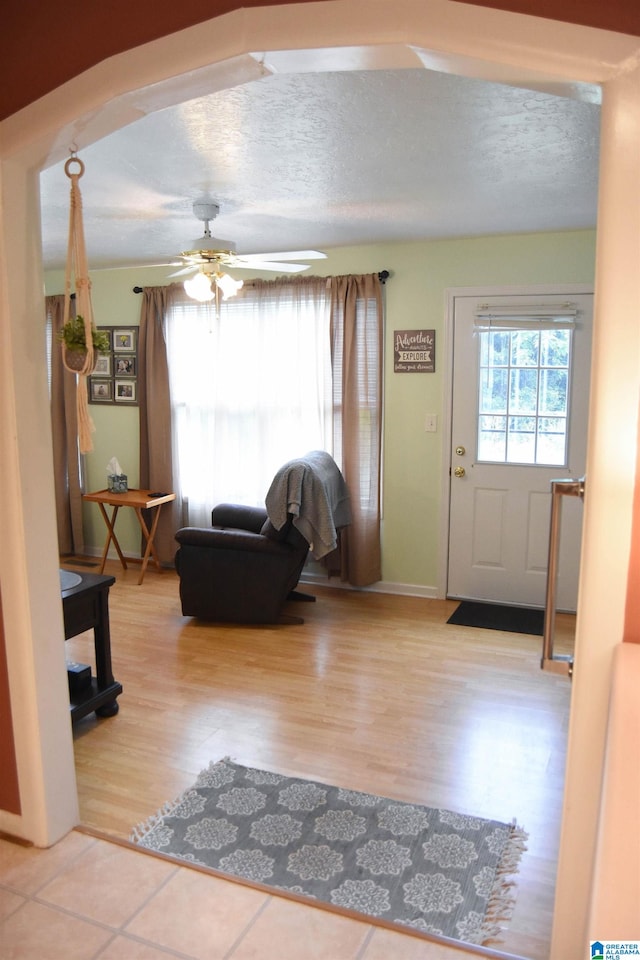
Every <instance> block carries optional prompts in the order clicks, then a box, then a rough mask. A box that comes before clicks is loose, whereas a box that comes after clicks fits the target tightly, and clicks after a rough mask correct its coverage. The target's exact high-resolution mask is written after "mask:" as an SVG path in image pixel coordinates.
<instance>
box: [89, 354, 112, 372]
mask: <svg viewBox="0 0 640 960" xmlns="http://www.w3.org/2000/svg"><path fill="white" fill-rule="evenodd" d="M92 376H94V377H110V376H111V354H110V353H99V354H98V359H97V360H96V365H95V367H94V370H93V374H92Z"/></svg>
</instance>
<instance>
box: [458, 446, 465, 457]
mask: <svg viewBox="0 0 640 960" xmlns="http://www.w3.org/2000/svg"><path fill="white" fill-rule="evenodd" d="M466 452H467V451H466V450H465V448H464V447H456V454H457V456H459V457H464V455H465V453H466Z"/></svg>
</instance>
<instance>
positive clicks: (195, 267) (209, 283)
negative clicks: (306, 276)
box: [171, 201, 326, 302]
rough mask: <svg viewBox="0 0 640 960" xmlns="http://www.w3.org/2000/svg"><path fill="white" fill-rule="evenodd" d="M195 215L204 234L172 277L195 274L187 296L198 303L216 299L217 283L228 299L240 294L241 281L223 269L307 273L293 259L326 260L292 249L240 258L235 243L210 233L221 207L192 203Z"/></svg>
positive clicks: (321, 255)
mask: <svg viewBox="0 0 640 960" xmlns="http://www.w3.org/2000/svg"><path fill="white" fill-rule="evenodd" d="M193 212H194V215H195V216H196V217H197V218H198V219H199V220H202V222H203V223H204V233H203V235H202V236H201V237H198V238H197V239H196V240H194V241H193V244H194V246H193V249H191V250H183V251H182V253H181V254H180V257H181V259H182V260H183V262H184V263H185V266H184V267H183V268H182V270H178V271H177V272H176V273H172V274H171V276H172V277H179V276H184V275H186V274H189V273H195V277H193V278H192V279H191V280H186V281H185V284H184V287H185V290H186V292H187V294H188V295H189V296H190V297H193V299H195V300H200V301H201V302H204V301H206V300H213V298H214V297H215V289H214V284H215V287H216V288H217V289H219V290H220V292H221V293H222V299H223V300H227V299H228V298H229V297H233V296H235V295H236V294H237V292H238V290H240V288H241V287H242V285H243V281H242V280H234V279H233V277H230V276H229V275H228V274H226V273H223V272H222V270H221V269H220V268H221V267H231V268H233V269H235V270H273V271H276V272H277V273H300V272H301V271H302V270H308V269H309V266H310V264H308V263H292V262H289V261H293V260H324V259H326V254H325V253H321V252H320V251H319V250H290V251H287V252H285V253H252V254H244V255H239V254H237V253H236V245H235V243H234V242H233V240H221V239H220V238H218V237H214V236H212V234H211V230H210V227H209V224H210V223H211V221H212V220H215V218H216V217H217V216H218V214H219V213H220V207H219V205H218V204H217V203H213V202H209V201H207V202H204V201H203V202H196V203H194V204H193Z"/></svg>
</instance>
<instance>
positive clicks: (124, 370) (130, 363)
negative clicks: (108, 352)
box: [114, 353, 138, 377]
mask: <svg viewBox="0 0 640 960" xmlns="http://www.w3.org/2000/svg"><path fill="white" fill-rule="evenodd" d="M114 360H115V365H116V367H115V370H114V376H116V377H135V376H137V373H138V371H137V370H136V357H135V355H134V354H129V353H126V354H125V353H123V354H118V356H117V357H115V358H114Z"/></svg>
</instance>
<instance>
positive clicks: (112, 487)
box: [107, 473, 129, 493]
mask: <svg viewBox="0 0 640 960" xmlns="http://www.w3.org/2000/svg"><path fill="white" fill-rule="evenodd" d="M107 489H108V490H109V492H110V493H126V492H127V490H128V489H129V488H128V486H127V475H126V473H116V474H113V475H112V474H110V475H109V476H108V477H107Z"/></svg>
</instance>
